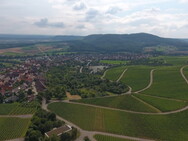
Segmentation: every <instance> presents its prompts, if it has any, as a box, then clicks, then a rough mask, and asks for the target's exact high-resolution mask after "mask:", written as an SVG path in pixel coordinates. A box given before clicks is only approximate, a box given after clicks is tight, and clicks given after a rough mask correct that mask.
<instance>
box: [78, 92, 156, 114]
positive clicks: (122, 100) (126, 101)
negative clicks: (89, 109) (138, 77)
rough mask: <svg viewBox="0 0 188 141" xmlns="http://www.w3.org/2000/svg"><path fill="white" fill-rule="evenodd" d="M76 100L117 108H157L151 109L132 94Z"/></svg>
mask: <svg viewBox="0 0 188 141" xmlns="http://www.w3.org/2000/svg"><path fill="white" fill-rule="evenodd" d="M75 102H80V103H86V104H92V105H100V106H105V107H111V108H117V109H125V110H131V111H138V112H156V111H155V110H153V109H151V108H150V107H149V106H147V105H145V104H143V103H142V102H140V101H138V100H136V99H135V98H133V97H132V96H131V95H123V96H115V97H106V98H93V99H81V100H78V101H75Z"/></svg>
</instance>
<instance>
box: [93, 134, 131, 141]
mask: <svg viewBox="0 0 188 141" xmlns="http://www.w3.org/2000/svg"><path fill="white" fill-rule="evenodd" d="M94 138H95V139H96V140H97V141H133V140H128V139H122V138H116V137H111V136H104V135H95V136H94Z"/></svg>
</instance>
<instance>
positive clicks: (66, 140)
mask: <svg viewBox="0 0 188 141" xmlns="http://www.w3.org/2000/svg"><path fill="white" fill-rule="evenodd" d="M70 140H71V136H70V134H69V133H64V134H62V135H61V141H70Z"/></svg>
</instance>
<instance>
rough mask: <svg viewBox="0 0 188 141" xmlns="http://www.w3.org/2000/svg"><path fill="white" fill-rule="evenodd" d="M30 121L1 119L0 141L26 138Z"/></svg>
mask: <svg viewBox="0 0 188 141" xmlns="http://www.w3.org/2000/svg"><path fill="white" fill-rule="evenodd" d="M29 123H30V119H21V118H12V117H10V118H9V117H6V118H5V117H0V140H1V141H4V140H9V139H15V138H20V137H24V136H25V134H26V131H27V129H28V126H29Z"/></svg>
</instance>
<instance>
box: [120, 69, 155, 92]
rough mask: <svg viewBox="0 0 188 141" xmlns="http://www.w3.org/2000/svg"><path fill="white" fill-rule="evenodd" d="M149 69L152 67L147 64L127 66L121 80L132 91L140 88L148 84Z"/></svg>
mask: <svg viewBox="0 0 188 141" xmlns="http://www.w3.org/2000/svg"><path fill="white" fill-rule="evenodd" d="M151 70H152V68H151V67H147V66H134V67H129V68H128V70H127V71H126V73H125V74H124V76H123V77H122V79H121V82H123V83H125V84H127V85H129V86H130V87H131V88H132V89H133V91H138V90H141V89H143V88H145V87H146V86H147V85H148V84H149V82H150V71H151Z"/></svg>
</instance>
